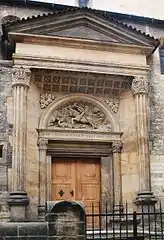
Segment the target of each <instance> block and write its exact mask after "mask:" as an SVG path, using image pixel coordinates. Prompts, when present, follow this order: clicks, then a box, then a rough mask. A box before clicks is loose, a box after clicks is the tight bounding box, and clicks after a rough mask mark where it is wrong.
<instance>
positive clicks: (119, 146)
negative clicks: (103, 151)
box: [112, 141, 123, 153]
mask: <svg viewBox="0 0 164 240" xmlns="http://www.w3.org/2000/svg"><path fill="white" fill-rule="evenodd" d="M122 148H123V143H122V142H121V141H116V142H113V144H112V152H113V153H121V151H122Z"/></svg>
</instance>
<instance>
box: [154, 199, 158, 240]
mask: <svg viewBox="0 0 164 240" xmlns="http://www.w3.org/2000/svg"><path fill="white" fill-rule="evenodd" d="M154 223H155V228H154V230H155V233H156V232H157V214H156V207H155V204H154ZM155 240H157V235H156V234H155Z"/></svg>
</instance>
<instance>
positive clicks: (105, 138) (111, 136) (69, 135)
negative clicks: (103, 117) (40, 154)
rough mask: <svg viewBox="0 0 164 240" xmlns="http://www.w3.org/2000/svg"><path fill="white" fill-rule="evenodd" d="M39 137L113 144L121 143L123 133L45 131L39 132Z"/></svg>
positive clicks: (65, 130)
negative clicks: (115, 142) (114, 142)
mask: <svg viewBox="0 0 164 240" xmlns="http://www.w3.org/2000/svg"><path fill="white" fill-rule="evenodd" d="M38 131H39V137H41V138H48V139H52V140H71V141H72V140H75V141H76V140H77V141H78V140H79V141H89V142H90V141H93V142H94V141H95V142H96V141H99V142H113V141H120V136H121V133H113V132H99V131H96V130H94V131H88V132H87V131H85V130H67V129H64V130H63V129H47V130H46V129H44V130H38Z"/></svg>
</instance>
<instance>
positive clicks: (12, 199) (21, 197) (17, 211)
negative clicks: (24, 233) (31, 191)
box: [8, 191, 29, 222]
mask: <svg viewBox="0 0 164 240" xmlns="http://www.w3.org/2000/svg"><path fill="white" fill-rule="evenodd" d="M28 203H29V199H28V197H27V193H26V192H24V191H13V192H10V196H9V198H8V204H9V206H10V211H11V221H13V222H21V221H25V220H26V206H27V205H28Z"/></svg>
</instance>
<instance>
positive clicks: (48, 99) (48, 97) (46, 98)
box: [40, 93, 55, 109]
mask: <svg viewBox="0 0 164 240" xmlns="http://www.w3.org/2000/svg"><path fill="white" fill-rule="evenodd" d="M54 99H55V96H54V95H53V94H51V93H43V94H41V95H40V108H41V109H44V108H46V107H47V106H48V105H49V104H50V103H52V101H53V100H54Z"/></svg>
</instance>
